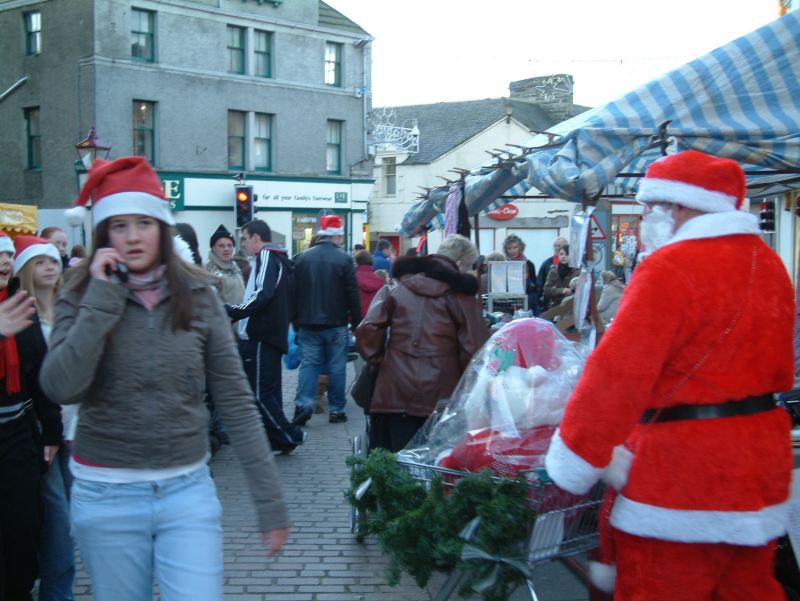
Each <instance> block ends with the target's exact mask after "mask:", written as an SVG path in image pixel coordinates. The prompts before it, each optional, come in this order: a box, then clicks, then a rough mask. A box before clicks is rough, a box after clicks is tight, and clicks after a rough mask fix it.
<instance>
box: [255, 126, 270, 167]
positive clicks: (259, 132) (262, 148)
mask: <svg viewBox="0 0 800 601" xmlns="http://www.w3.org/2000/svg"><path fill="white" fill-rule="evenodd" d="M253 142H254V149H253V152H254V155H253V156H254V160H255V168H256V171H272V115H267V114H265V113H256V123H255V134H254V136H253Z"/></svg>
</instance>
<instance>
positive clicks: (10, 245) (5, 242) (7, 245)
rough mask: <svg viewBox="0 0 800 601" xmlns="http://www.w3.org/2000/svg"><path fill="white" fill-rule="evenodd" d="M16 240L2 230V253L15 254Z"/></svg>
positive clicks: (0, 237) (0, 248) (0, 240)
mask: <svg viewBox="0 0 800 601" xmlns="http://www.w3.org/2000/svg"><path fill="white" fill-rule="evenodd" d="M15 252H16V251H15V250H14V241H13V240H11V238H9V236H8V234H6V233H5V232H0V253H11V256H14V253H15Z"/></svg>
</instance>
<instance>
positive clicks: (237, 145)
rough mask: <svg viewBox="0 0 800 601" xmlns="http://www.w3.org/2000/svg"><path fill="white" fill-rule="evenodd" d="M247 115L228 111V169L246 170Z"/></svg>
mask: <svg viewBox="0 0 800 601" xmlns="http://www.w3.org/2000/svg"><path fill="white" fill-rule="evenodd" d="M245 117H246V113H243V112H241V111H228V169H240V170H244V161H245V154H244V148H245V146H244V142H245V127H244V122H245Z"/></svg>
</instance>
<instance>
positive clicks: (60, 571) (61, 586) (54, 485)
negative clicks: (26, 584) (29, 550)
mask: <svg viewBox="0 0 800 601" xmlns="http://www.w3.org/2000/svg"><path fill="white" fill-rule="evenodd" d="M69 456H70V452H69V449H68V448H67V447H66V446H64V445H62V446H61V448H59V449H58V453H57V454H56V458H55V459H54V460H53V463H52V464H51V465H50V468H49V469H48V470H47V473H46V474H45V475H44V478H43V480H42V497H43V498H44V518H43V520H42V541H41V545H40V547H39V578H40V579H41V580H40V582H39V601H72V599H73V598H74V597H73V596H72V581H73V580H74V579H75V550H74V546H73V542H72V537H71V536H70V533H69V493H70V487H71V486H72V474H71V473H70V471H69Z"/></svg>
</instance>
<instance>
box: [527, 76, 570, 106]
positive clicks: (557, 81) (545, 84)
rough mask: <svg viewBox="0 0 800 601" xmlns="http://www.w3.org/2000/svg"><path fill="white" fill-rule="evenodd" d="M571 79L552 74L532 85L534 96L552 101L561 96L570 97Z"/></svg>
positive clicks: (545, 100)
mask: <svg viewBox="0 0 800 601" xmlns="http://www.w3.org/2000/svg"><path fill="white" fill-rule="evenodd" d="M572 87H573V86H572V79H571V78H569V77H565V76H563V75H552V76H550V77H548V78H547V79H545V80H544V81H542V82H540V83H537V85H535V86H534V87H533V89H534V91H535V94H532V96H534V97H535V98H538V99H540V100H542V101H544V102H552V101H554V100H559V99H561V98H568V97H569V98H571V97H572Z"/></svg>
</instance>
